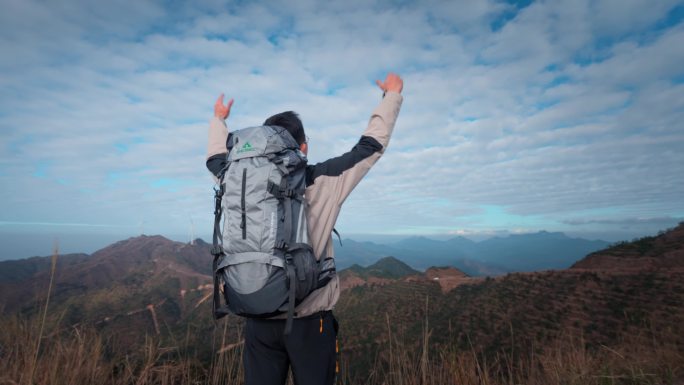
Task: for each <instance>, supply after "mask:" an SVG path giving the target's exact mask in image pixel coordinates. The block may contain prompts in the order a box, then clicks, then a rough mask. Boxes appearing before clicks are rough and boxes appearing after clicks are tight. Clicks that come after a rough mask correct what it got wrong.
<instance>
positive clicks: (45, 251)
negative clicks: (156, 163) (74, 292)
mask: <svg viewBox="0 0 684 385" xmlns="http://www.w3.org/2000/svg"><path fill="white" fill-rule="evenodd" d="M676 225H677V223H674V224H673V225H672V226H669V227H668V228H671V227H674V226H676ZM666 229H667V228H663V229H660V230H659V231H661V230H666ZM541 231H548V232H558V231H551V230H544V229H541V230H537V231H528V232H507V231H495V232H494V231H492V232H481V233H476V232H471V233H468V234H359V233H346V232H344V231H342V230H341V231H340V232H341V236H342V239H343V240H344V239H352V240H354V241H357V242H374V243H378V244H387V245H391V244H392V243H396V242H399V241H401V240H403V239H407V238H411V237H426V238H430V239H434V240H442V241H443V240H448V239H451V238H454V237H457V236H462V237H465V238H468V239H470V240H473V241H475V242H480V241H483V240H486V239H490V238H493V237H506V236H509V235H515V234H534V233H538V232H541ZM560 232H562V231H560ZM562 233H563V234H565V235H566V236H568V237H571V238H582V239H586V240H601V241H606V242H611V243H612V242H619V241H630V240H632V239H634V238H641V237H644V236H652V235H656V234H657V232H648V233H646V232H644V233H636V232H629V233H628V232H625V233H603V234H596V233H594V234H592V233H587V234H584V233H570V232H562ZM140 235H147V236H152V235H162V236H164V237H166V238H168V239H171V240H173V241H177V242H189V241H190V238H191V237H190V232H188V233H187V234H163V233H159V232H154V231H153V229H150V231H147V230H145V231H144V233H143V234H141V233H140V232H134V231H131V232H129V233H107V232H103V231H102V230H100V231H97V232H95V231H92V232H83V233H77V232H49V231H46V230H45V229H43V230H42V231H40V232H34V233H28V232H12V231H7V230H6V229H5V230H1V229H0V244H1V245H2V246H3V250H2V252H0V261H7V260H18V259H26V258H31V257H45V256H49V255H51V253H52V249H53V246H54V244H55V241H57V244H58V246H59V252H60V254H73V253H84V254H92V253H93V252H95V251H97V250H100V249H102V248H104V247H107V246H109V245H111V244H112V243H115V242H118V241H121V240H125V239H128V238H131V237H137V236H140ZM197 238H200V239H202V240H204V241H205V242H211V234H210V233H208V232H205V233H201V232H197V233H196V234H195V237H194V239H197ZM334 241H335V242H337V238H336V237H335V238H334ZM342 247H344V245H343V246H342ZM207 260H209V259H207Z"/></svg>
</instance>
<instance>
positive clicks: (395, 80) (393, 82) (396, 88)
mask: <svg viewBox="0 0 684 385" xmlns="http://www.w3.org/2000/svg"><path fill="white" fill-rule="evenodd" d="M375 83H377V85H378V87H380V89H381V90H382V91H383V92H396V93H399V94H400V93H401V90H402V89H404V81H403V80H401V78H400V77H399V75H397V74H395V73H392V72H390V73H388V74H387V77H386V78H385V81H384V82H381V81H380V80H376V81H375Z"/></svg>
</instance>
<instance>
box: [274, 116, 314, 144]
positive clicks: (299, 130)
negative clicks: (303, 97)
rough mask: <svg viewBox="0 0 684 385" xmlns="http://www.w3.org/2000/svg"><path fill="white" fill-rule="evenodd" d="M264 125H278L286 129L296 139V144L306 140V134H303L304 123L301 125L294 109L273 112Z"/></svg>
mask: <svg viewBox="0 0 684 385" xmlns="http://www.w3.org/2000/svg"><path fill="white" fill-rule="evenodd" d="M264 126H280V127H283V128H284V129H286V130H287V132H289V133H290V135H292V137H293V138H294V139H295V140H296V141H297V144H302V143H304V142H306V135H304V125H302V121H301V119H299V115H297V113H296V112H294V111H285V112H281V113H279V114H275V115H273V116H271V117H270V118H268V119H266V121H265V122H264Z"/></svg>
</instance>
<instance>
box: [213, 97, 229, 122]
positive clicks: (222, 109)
mask: <svg viewBox="0 0 684 385" xmlns="http://www.w3.org/2000/svg"><path fill="white" fill-rule="evenodd" d="M232 106H233V99H230V100H229V101H228V105H226V106H224V105H223V94H221V96H219V97H218V99H216V104H214V116H215V117H217V118H219V119H223V120H226V118H228V115H230V107H232Z"/></svg>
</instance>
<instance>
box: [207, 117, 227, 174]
mask: <svg viewBox="0 0 684 385" xmlns="http://www.w3.org/2000/svg"><path fill="white" fill-rule="evenodd" d="M226 139H228V127H227V126H226V122H225V121H223V120H222V119H219V118H217V117H213V118H212V119H211V121H210V122H209V144H208V146H207V163H206V165H207V169H209V171H211V173H212V174H213V175H214V177H215V178H218V177H219V176H220V172H221V171H222V170H223V168H224V167H225V165H226V153H227V149H226Z"/></svg>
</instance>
